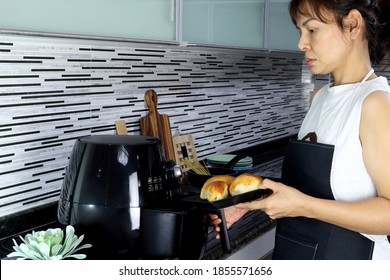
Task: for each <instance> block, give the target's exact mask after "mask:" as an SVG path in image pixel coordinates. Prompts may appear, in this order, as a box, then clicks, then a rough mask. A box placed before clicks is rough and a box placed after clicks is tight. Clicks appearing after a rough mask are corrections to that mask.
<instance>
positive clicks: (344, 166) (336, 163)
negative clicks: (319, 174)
mask: <svg viewBox="0 0 390 280" xmlns="http://www.w3.org/2000/svg"><path fill="white" fill-rule="evenodd" d="M359 85H360V86H359ZM377 90H383V91H387V92H389V93H390V86H389V85H388V82H387V79H386V78H385V77H378V78H375V79H373V80H370V81H366V82H363V83H356V84H347V85H340V86H331V85H327V86H324V87H323V88H321V89H320V90H319V91H318V92H317V94H316V95H315V97H314V99H313V102H312V106H311V108H310V110H309V112H308V113H307V115H306V117H305V119H304V121H303V124H302V127H301V129H300V131H299V134H298V138H299V139H302V138H303V137H304V136H305V135H306V134H307V133H309V132H316V134H317V140H318V142H319V143H324V144H330V145H334V146H335V150H334V154H333V162H332V170H331V178H330V183H331V188H332V191H333V195H334V197H335V199H336V200H342V201H356V200H362V199H367V198H371V197H375V196H376V195H377V193H376V188H375V185H374V183H373V181H372V180H371V177H370V176H369V174H368V172H367V169H366V167H365V165H364V161H363V152H362V146H361V144H360V139H359V126H360V115H361V110H362V103H363V100H364V98H365V97H366V96H367V95H369V94H370V93H372V92H374V91H377ZM363 235H364V236H366V237H367V238H369V239H371V240H373V241H375V247H374V253H373V259H390V244H389V242H388V240H387V237H386V236H385V235H367V234H363Z"/></svg>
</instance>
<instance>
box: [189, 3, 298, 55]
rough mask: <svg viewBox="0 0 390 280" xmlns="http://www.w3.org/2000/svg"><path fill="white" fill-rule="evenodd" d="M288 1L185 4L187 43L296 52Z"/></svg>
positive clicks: (294, 32)
mask: <svg viewBox="0 0 390 280" xmlns="http://www.w3.org/2000/svg"><path fill="white" fill-rule="evenodd" d="M288 4H289V0H244V1H243V0H183V28H182V30H183V34H182V39H183V41H185V42H188V43H195V44H213V45H225V46H234V47H250V48H266V49H277V50H297V44H298V31H297V30H296V28H295V26H294V25H293V23H292V22H291V20H290V15H289V12H288Z"/></svg>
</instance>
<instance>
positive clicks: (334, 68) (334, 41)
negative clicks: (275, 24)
mask: <svg viewBox="0 0 390 280" xmlns="http://www.w3.org/2000/svg"><path fill="white" fill-rule="evenodd" d="M297 28H298V30H299V32H300V40H299V42H298V48H299V49H300V50H301V51H303V52H305V60H306V63H307V65H308V66H309V67H310V69H311V72H312V73H313V74H328V73H333V74H335V72H338V71H343V68H344V67H345V65H346V62H347V61H348V54H349V51H350V50H351V49H350V45H351V44H350V42H348V40H349V39H348V38H347V36H343V32H342V30H340V28H339V27H338V25H337V24H336V23H335V22H332V23H324V22H321V21H319V20H317V19H315V18H313V17H308V16H300V17H299V18H298V19H297Z"/></svg>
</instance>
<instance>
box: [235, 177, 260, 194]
mask: <svg viewBox="0 0 390 280" xmlns="http://www.w3.org/2000/svg"><path fill="white" fill-rule="evenodd" d="M262 182H263V177H261V176H258V175H255V174H249V173H244V174H241V175H239V176H237V178H235V179H234V181H233V182H232V183H231V184H230V186H229V193H230V195H232V196H233V195H238V194H242V193H246V192H250V191H254V190H257V189H258V188H259V186H260V184H261V183H262Z"/></svg>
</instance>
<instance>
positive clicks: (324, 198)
mask: <svg viewBox="0 0 390 280" xmlns="http://www.w3.org/2000/svg"><path fill="white" fill-rule="evenodd" d="M290 15H291V17H292V20H293V22H294V24H295V25H296V27H297V28H298V30H299V32H300V40H299V43H298V48H299V49H300V50H301V51H303V52H304V54H305V59H306V63H307V65H308V66H309V67H310V69H311V71H312V73H313V74H328V73H331V74H332V77H333V83H332V84H330V85H327V86H324V87H323V88H321V89H320V90H319V91H318V92H317V93H316V95H315V97H314V99H313V102H312V105H311V108H310V110H309V112H308V114H307V116H306V117H305V120H304V122H303V124H302V127H301V129H300V131H299V134H298V139H299V140H297V139H291V140H290V143H289V145H288V148H287V151H286V156H285V160H284V164H283V171H282V183H279V182H273V181H271V180H267V179H266V180H264V182H263V184H262V186H261V188H263V189H266V188H267V189H270V190H272V192H273V193H272V195H270V196H269V197H268V198H265V199H263V200H257V201H252V202H248V203H243V204H239V205H237V206H236V207H231V208H227V209H225V217H226V220H227V224H228V226H229V225H231V224H232V223H234V222H235V221H237V220H238V219H239V218H240V217H241V216H242V215H243V214H245V213H246V211H248V210H255V209H261V210H263V211H265V212H266V213H267V214H268V215H269V216H270V217H271V218H273V219H278V225H277V235H276V241H275V249H274V254H273V258H274V259H371V258H372V259H390V244H389V240H388V238H387V235H390V87H389V85H388V81H387V79H386V78H384V77H377V75H376V74H375V72H374V71H373V70H372V66H371V63H373V64H375V65H376V64H379V63H381V62H382V64H383V63H384V62H383V61H382V60H383V59H385V58H386V56H387V54H388V53H389V51H390V23H389V21H390V18H389V17H390V16H389V15H390V8H389V1H387V0H382V1H378V0H374V1H369V0H362V1H356V0H355V1H353V0H338V1H336V0H293V1H291V3H290ZM306 136H307V137H306ZM309 136H310V137H309ZM313 136H314V137H313ZM306 138H307V140H306ZM310 139H311V140H312V141H315V140H317V142H312V141H310ZM212 218H214V221H213V223H214V224H215V225H217V224H218V223H219V222H220V219H218V218H217V217H215V216H214V217H212ZM216 229H217V230H219V229H218V227H217V226H216Z"/></svg>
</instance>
